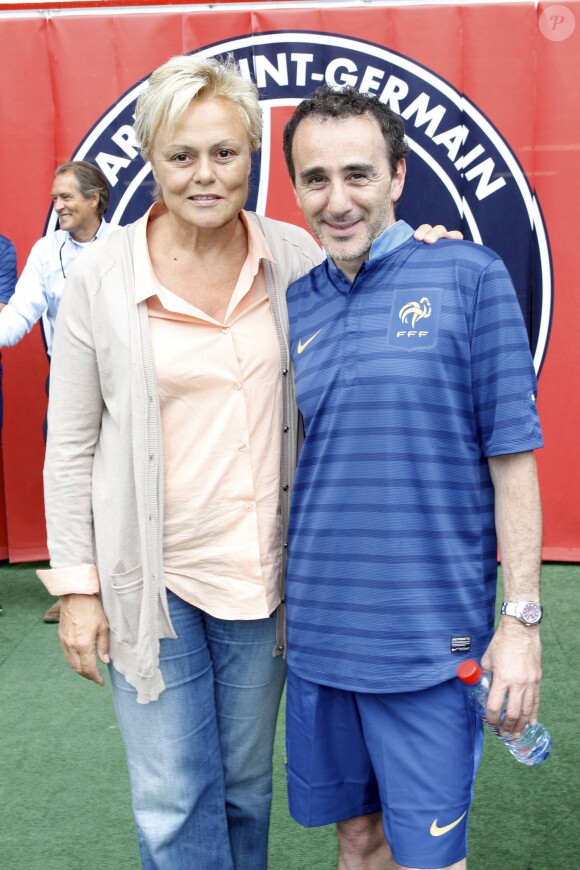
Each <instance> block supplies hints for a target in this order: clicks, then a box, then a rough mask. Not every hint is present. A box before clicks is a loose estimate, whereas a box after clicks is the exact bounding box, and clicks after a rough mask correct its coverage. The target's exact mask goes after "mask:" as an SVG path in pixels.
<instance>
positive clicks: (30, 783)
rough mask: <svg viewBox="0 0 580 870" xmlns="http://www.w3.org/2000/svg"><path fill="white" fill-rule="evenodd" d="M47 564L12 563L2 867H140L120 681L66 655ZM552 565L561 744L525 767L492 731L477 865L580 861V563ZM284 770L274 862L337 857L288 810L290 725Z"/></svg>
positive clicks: (476, 835)
mask: <svg viewBox="0 0 580 870" xmlns="http://www.w3.org/2000/svg"><path fill="white" fill-rule="evenodd" d="M34 567H37V566H31V565H17V566H7V565H6V566H3V567H0V602H1V603H2V605H3V615H2V616H0V739H1V744H0V867H1V868H5V870H138V868H139V860H138V855H137V847H136V841H135V835H134V831H133V823H132V818H131V809H130V795H129V785H128V778H127V771H126V767H125V761H124V757H123V749H122V744H121V738H120V734H119V730H118V728H117V724H116V720H115V715H114V712H113V706H112V702H111V696H110V692H109V687H108V685H107V686H106V687H105V688H104V689H100V688H98V687H96V686H95V685H93V684H89V683H87V682H85V681H84V680H82V679H80V678H79V677H78V676H76V675H75V674H74V673H73V672H72V671H70V670H69V669H68V668H67V667H66V665H65V663H64V660H63V658H62V654H61V652H60V646H59V643H58V638H57V628H56V626H49V625H44V624H43V622H42V613H43V612H44V610H45V609H46V607H48V605H49V604H50V602H51V599H50V598H49V596H48V595H47V594H46V593H45V592H44V590H43V587H42V586H41V584H40V583H39V581H37V580H36V578H35V575H34ZM543 578H544V580H543V599H544V604H545V607H546V618H545V622H544V625H543V628H542V637H543V643H544V685H543V695H542V707H541V719H542V720H543V721H544V722H545V723H546V724H547V725H548V727H549V728H550V730H551V731H552V735H553V739H554V751H553V754H552V757H551V758H550V759H549V760H548V761H547V762H545V763H544V764H542V765H540V766H539V767H537V768H526V767H523V766H521V765H518V764H517V763H516V762H515V761H514V760H512V758H511V756H510V755H509V753H508V752H507V750H506V749H505V747H503V746H502V745H501V744H500V743H499V741H497V740H496V739H495V738H494V737H493V735H488V737H487V738H486V746H485V751H484V757H483V761H482V766H481V769H480V773H479V776H478V780H477V785H476V791H475V800H474V804H473V810H472V816H471V823H470V858H469V870H564V868H566V870H568V868H575V867H577V866H580V858H579V857H578V854H579V852H580V834H579V833H578V819H579V818H580V812H579V810H580V798H579V792H580V784H579V779H580V777H579V774H580V765H579V761H578V759H579V755H580V740H579V739H578V722H579V718H580V717H579V714H580V700H579V696H580V681H579V680H578V674H577V672H578V663H579V661H580V657H579V647H580V644H579V636H580V632H579V613H580V566H578V565H559V564H558V565H556V564H550V565H545V566H544V572H543ZM281 721H282V717H281ZM274 771H275V780H274V786H275V796H274V808H273V813H272V828H271V838H270V862H269V867H270V868H271V870H332V868H335V867H336V844H335V836H334V831H333V830H332V828H318V829H314V830H309V831H305V830H303V829H302V828H300V827H299V826H298V825H296V824H295V823H294V822H292V821H291V820H290V819H289V817H288V812H287V806H286V798H285V783H284V743H283V733H282V726H281V724H280V725H279V728H278V735H277V741H276V749H275V757H274ZM192 870H203V868H192ZM242 870H252V868H242Z"/></svg>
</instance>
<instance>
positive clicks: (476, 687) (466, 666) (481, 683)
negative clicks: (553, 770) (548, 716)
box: [457, 659, 552, 766]
mask: <svg viewBox="0 0 580 870" xmlns="http://www.w3.org/2000/svg"><path fill="white" fill-rule="evenodd" d="M457 676H458V677H459V679H460V680H461V682H462V683H465V685H466V686H468V687H469V696H470V698H471V703H472V704H473V707H474V709H475V710H476V712H477V713H479V715H480V716H481V718H482V719H483V721H484V722H485V724H486V725H487V727H488V728H489V729H490V730H491V731H493V733H494V734H495V735H496V737H498V738H499V739H500V740H501V741H502V743H505V745H506V746H507V748H508V749H509V751H510V752H511V754H512V755H513V757H514V758H515V759H516V760H517V761H519V762H521V764H527V765H530V766H531V765H533V764H539V763H540V762H541V761H544V760H545V759H546V758H547V757H548V755H549V754H550V752H551V751H552V738H551V736H550V732H549V731H548V730H547V729H546V728H545V727H544V726H543V725H542V723H541V722H538V723H537V724H536V725H526V727H525V728H524V733H523V734H522V736H521V737H518V738H517V739H516V738H514V737H502V735H501V734H500V733H499V728H498V726H497V725H490V724H489V722H488V721H487V719H486V718H485V713H486V707H487V696H488V695H489V690H490V688H491V677H492V675H491V673H490V671H483V670H482V669H481V666H480V665H478V663H477V662H474V661H473V660H472V659H468V660H467V661H465V662H461V664H460V665H459V667H458V668H457ZM502 717H503V712H502Z"/></svg>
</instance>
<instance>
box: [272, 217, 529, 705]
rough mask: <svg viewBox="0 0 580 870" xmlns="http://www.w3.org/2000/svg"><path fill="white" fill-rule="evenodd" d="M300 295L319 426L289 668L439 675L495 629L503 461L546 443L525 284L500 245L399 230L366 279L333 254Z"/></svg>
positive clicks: (352, 683)
mask: <svg viewBox="0 0 580 870" xmlns="http://www.w3.org/2000/svg"><path fill="white" fill-rule="evenodd" d="M287 298H288V310H289V316H290V333H291V354H292V361H293V365H294V369H295V378H296V390H297V401H298V406H299V408H300V411H301V413H302V415H303V417H304V424H305V443H304V446H303V448H302V452H301V454H300V458H299V462H298V470H297V474H296V479H295V483H294V488H293V494H292V512H291V522H290V537H289V562H288V580H287V598H286V600H287V606H288V665H289V667H290V668H291V669H292V670H294V671H295V672H296V673H297V674H298V675H299V676H301V677H303V678H304V679H309V680H312V681H314V682H318V683H323V684H327V685H332V686H337V687H339V688H343V689H352V690H356V691H368V692H400V691H413V690H420V689H423V688H427V687H428V686H432V685H436V684H437V683H439V682H442V681H444V680H446V679H449V678H451V677H452V676H453V675H454V673H455V669H456V666H457V664H458V661H459V660H461V658H466V657H471V656H473V657H478V656H480V655H481V654H482V653H483V651H484V650H485V648H486V646H487V644H488V643H489V640H490V637H491V633H492V631H493V623H494V596H495V586H496V577H497V558H496V556H497V549H496V546H497V545H496V537H495V524H494V492H493V485H492V482H491V478H490V474H489V468H488V462H487V457H489V456H495V455H500V454H507V453H517V452H521V451H526V450H532V449H534V448H536V447H540V446H542V437H541V431H540V426H539V420H538V416H537V410H536V403H535V398H536V395H535V394H536V378H535V374H534V370H533V365H532V360H531V355H530V351H529V343H528V337H527V334H526V331H525V327H524V323H523V319H522V315H521V311H520V308H519V305H518V302H517V298H516V294H515V291H514V288H513V286H512V284H511V281H510V278H509V276H508V274H507V271H506V269H505V267H504V265H503V263H502V262H501V260H500V259H499V257H497V255H496V254H494V253H493V252H492V251H490V250H488V249H487V248H484V247H481V246H478V245H473V244H471V243H468V242H453V241H439V242H437V244H436V245H424V244H422V243H420V242H415V241H414V240H413V238H412V230H411V228H410V227H408V226H407V225H406V224H404V223H402V222H399V223H398V224H396V225H394V226H393V227H391V228H390V229H389V230H387V231H386V232H385V233H384V234H383V235H382V236H381V237H380V238H379V239H378V240H377V241H376V242H375V243H374V244H373V247H372V249H371V256H370V258H369V259H368V260H367V261H366V262H364V263H363V265H362V266H361V268H360V270H359V272H358V274H357V276H356V278H355V280H354V281H353V282H352V283H351V282H350V281H349V280H348V279H347V278H345V276H344V275H343V274H342V273H341V272H340V271H339V270H338V269H337V268H336V267H335V266H334V265H333V264H332V263H331V262H330V261H327V262H325V263H323V264H322V265H321V266H318V267H316V268H315V269H313V270H312V272H310V274H309V275H307V276H304V277H303V278H301V279H300V280H299V281H297V282H295V283H294V284H293V285H292V286H291V287H290V289H289V290H288V297H287Z"/></svg>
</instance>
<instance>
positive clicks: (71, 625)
mask: <svg viewBox="0 0 580 870" xmlns="http://www.w3.org/2000/svg"><path fill="white" fill-rule="evenodd" d="M61 600H62V609H61V614H60V622H59V629H58V636H59V638H60V643H61V646H62V649H63V652H64V657H65V659H66V661H67V664H68V665H70V667H71V668H72V669H73V671H76V673H77V674H79V676H81V677H84V678H85V679H86V680H92V681H93V682H94V683H98V685H99V686H104V684H105V681H104V679H103V678H102V676H101V674H100V673H99V669H98V667H97V656H98V657H99V661H101V662H102V663H103V664H108V663H109V661H110V659H109V623H108V622H107V617H106V616H105V611H104V610H103V605H102V604H101V599H100V598H99V596H98V595H63V596H62V599H61Z"/></svg>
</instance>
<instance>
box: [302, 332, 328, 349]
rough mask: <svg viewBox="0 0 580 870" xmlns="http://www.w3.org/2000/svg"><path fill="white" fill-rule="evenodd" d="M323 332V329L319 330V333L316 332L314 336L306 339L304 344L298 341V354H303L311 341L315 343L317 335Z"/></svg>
mask: <svg viewBox="0 0 580 870" xmlns="http://www.w3.org/2000/svg"><path fill="white" fill-rule="evenodd" d="M321 332H322V329H319V330H318V332H315V333H314V335H311V336H310V338H308V339H306V341H305V342H304V344H302V342H301V341H300V340H299V341H298V353H302V351H303V350H306V348H307V347H308V345H309V344H310V342H311V341H314V339H315V338H316V336H317V335H319V334H320V333H321Z"/></svg>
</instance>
